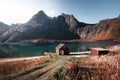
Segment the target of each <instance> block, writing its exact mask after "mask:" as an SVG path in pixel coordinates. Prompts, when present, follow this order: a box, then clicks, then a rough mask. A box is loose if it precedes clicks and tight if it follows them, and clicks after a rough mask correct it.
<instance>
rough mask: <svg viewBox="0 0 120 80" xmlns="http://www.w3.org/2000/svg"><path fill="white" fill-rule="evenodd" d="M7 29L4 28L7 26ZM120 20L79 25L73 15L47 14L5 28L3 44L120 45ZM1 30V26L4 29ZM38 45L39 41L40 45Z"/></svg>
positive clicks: (1, 34)
mask: <svg viewBox="0 0 120 80" xmlns="http://www.w3.org/2000/svg"><path fill="white" fill-rule="evenodd" d="M0 24H1V23H0ZM3 25H4V24H3ZM119 25H120V18H119V17H118V18H114V19H106V20H101V21H100V22H99V23H97V24H87V23H84V22H79V21H78V20H77V19H76V18H75V17H74V16H73V15H69V14H65V13H62V14H61V15H59V16H58V17H53V18H52V17H49V16H47V15H46V14H45V13H44V11H39V12H38V13H37V14H35V15H33V17H32V18H31V19H30V20H29V21H28V22H27V23H24V24H19V25H13V26H12V27H10V26H9V27H7V28H5V27H2V29H1V30H0V42H2V43H12V42H24V41H27V40H31V42H32V40H38V41H39V40H41V41H44V40H53V41H54V40H58V41H59V40H75V39H78V40H79V39H80V40H87V41H89V40H90V41H94V40H118V41H120V39H119V37H120V35H119V33H120V27H119ZM0 26H1V25H0ZM0 28H1V27H0ZM36 42H37V41H36Z"/></svg>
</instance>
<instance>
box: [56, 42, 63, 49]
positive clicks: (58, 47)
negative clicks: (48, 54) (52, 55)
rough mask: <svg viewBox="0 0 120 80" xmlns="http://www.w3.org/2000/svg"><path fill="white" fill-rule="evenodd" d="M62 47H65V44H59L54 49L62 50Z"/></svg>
mask: <svg viewBox="0 0 120 80" xmlns="http://www.w3.org/2000/svg"><path fill="white" fill-rule="evenodd" d="M63 46H65V44H62V43H61V44H59V45H58V46H57V47H56V49H60V48H62V47H63Z"/></svg>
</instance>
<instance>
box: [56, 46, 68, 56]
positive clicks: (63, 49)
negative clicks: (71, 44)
mask: <svg viewBox="0 0 120 80" xmlns="http://www.w3.org/2000/svg"><path fill="white" fill-rule="evenodd" d="M56 55H69V48H68V47H67V46H66V45H65V44H59V45H58V46H57V47H56Z"/></svg>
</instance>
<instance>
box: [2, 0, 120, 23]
mask: <svg viewBox="0 0 120 80" xmlns="http://www.w3.org/2000/svg"><path fill="white" fill-rule="evenodd" d="M39 10H43V11H45V13H46V14H47V15H48V16H51V17H53V16H58V15H60V14H61V13H67V14H73V15H74V16H75V17H76V18H77V19H78V20H79V21H80V22H87V23H97V22H99V20H101V19H106V18H114V17H117V16H119V15H120V0H0V22H4V23H7V24H11V23H25V22H27V21H28V20H29V19H30V18H31V17H32V16H33V15H34V14H36V13H37V12H38V11H39Z"/></svg>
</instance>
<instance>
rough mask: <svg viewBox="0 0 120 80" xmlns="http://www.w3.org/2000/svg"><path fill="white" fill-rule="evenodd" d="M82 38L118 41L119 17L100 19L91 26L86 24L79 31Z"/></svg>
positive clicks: (119, 34) (119, 38)
mask: <svg viewBox="0 0 120 80" xmlns="http://www.w3.org/2000/svg"><path fill="white" fill-rule="evenodd" d="M79 35H80V36H82V38H83V39H87V40H91V41H95V40H117V41H120V17H117V18H114V19H106V20H101V21H100V22H99V23H97V24H96V25H93V26H86V27H85V28H84V29H83V30H82V31H81V32H80V33H79Z"/></svg>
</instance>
